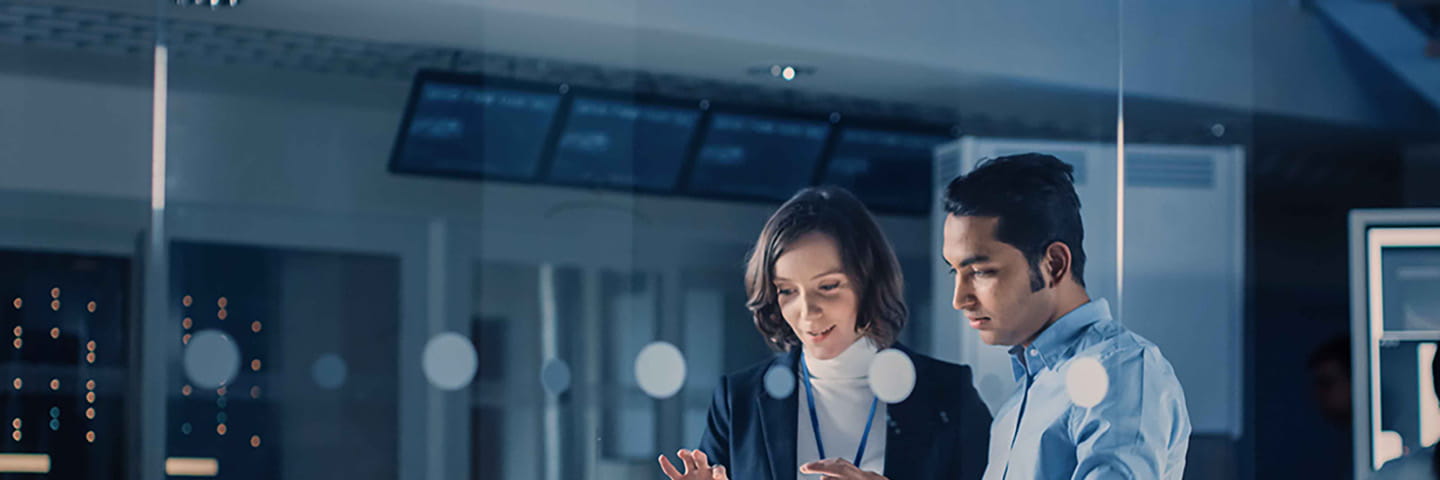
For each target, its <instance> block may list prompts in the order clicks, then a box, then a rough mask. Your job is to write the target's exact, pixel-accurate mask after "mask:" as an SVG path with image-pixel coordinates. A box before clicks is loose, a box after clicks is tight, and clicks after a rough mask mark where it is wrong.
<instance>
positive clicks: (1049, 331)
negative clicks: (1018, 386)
mask: <svg viewBox="0 0 1440 480" xmlns="http://www.w3.org/2000/svg"><path fill="white" fill-rule="evenodd" d="M1110 318H1111V317H1110V303H1109V302H1107V301H1105V299H1103V298H1101V299H1098V300H1093V301H1090V302H1088V303H1086V304H1084V305H1081V306H1080V307H1079V308H1076V309H1074V310H1071V311H1070V313H1067V314H1065V315H1062V316H1061V317H1060V318H1059V319H1056V320H1055V323H1052V324H1050V327H1048V328H1046V329H1045V331H1042V332H1040V335H1037V336H1036V337H1035V341H1033V342H1030V346H1029V347H1026V346H1024V345H1016V346H1014V347H1010V367H1011V369H1012V370H1013V371H1014V373H1015V380H1017V381H1018V380H1020V379H1021V378H1024V377H1026V376H1035V375H1038V374H1039V373H1040V371H1042V370H1044V369H1046V368H1051V367H1054V366H1055V365H1058V364H1060V363H1061V362H1064V361H1065V360H1066V359H1068V358H1069V357H1070V355H1072V354H1074V352H1075V350H1074V348H1073V347H1074V344H1075V340H1076V339H1077V338H1078V337H1079V336H1080V333H1081V332H1083V331H1085V329H1086V328H1087V327H1089V326H1090V325H1092V324H1094V323H1095V322H1099V321H1101V320H1109V319H1110Z"/></svg>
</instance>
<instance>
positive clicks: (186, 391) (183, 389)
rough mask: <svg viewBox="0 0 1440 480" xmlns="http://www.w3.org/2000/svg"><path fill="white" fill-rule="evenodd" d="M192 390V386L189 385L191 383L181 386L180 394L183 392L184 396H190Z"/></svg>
mask: <svg viewBox="0 0 1440 480" xmlns="http://www.w3.org/2000/svg"><path fill="white" fill-rule="evenodd" d="M190 391H191V390H190V386H189V385H186V386H183V387H180V394H181V395H184V396H187V397H188V396H190Z"/></svg>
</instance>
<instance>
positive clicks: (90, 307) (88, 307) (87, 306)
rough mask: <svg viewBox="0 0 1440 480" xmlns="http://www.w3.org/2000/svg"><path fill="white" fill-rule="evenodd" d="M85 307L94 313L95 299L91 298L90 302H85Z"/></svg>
mask: <svg viewBox="0 0 1440 480" xmlns="http://www.w3.org/2000/svg"><path fill="white" fill-rule="evenodd" d="M85 309H86V310H89V311H90V313H95V301H94V300H91V301H90V303H87V304H85Z"/></svg>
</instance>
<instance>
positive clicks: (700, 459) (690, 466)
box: [659, 449, 730, 480]
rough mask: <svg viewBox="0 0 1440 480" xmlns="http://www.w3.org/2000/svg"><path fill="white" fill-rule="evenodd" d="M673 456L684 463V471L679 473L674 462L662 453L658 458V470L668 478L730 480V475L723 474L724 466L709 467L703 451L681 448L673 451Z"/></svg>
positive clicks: (680, 479)
mask: <svg viewBox="0 0 1440 480" xmlns="http://www.w3.org/2000/svg"><path fill="white" fill-rule="evenodd" d="M675 456H676V457H680V462H681V463H684V464H685V473H680V471H679V470H677V469H676V468H675V464H673V463H670V459H668V458H665V456H664V455H661V456H660V458H659V460H660V470H663V471H665V476H667V477H670V480H730V477H727V476H725V466H724V465H716V466H714V467H711V466H710V458H709V457H707V456H705V452H702V451H699V450H685V449H681V450H680V451H678V452H675Z"/></svg>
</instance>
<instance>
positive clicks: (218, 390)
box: [215, 387, 229, 395]
mask: <svg viewBox="0 0 1440 480" xmlns="http://www.w3.org/2000/svg"><path fill="white" fill-rule="evenodd" d="M227 392H229V390H226V389H225V387H220V388H217V389H215V393H217V394H220V395H224V394H225V393H227Z"/></svg>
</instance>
